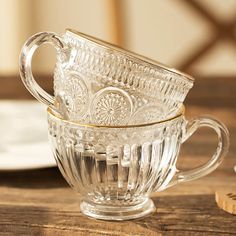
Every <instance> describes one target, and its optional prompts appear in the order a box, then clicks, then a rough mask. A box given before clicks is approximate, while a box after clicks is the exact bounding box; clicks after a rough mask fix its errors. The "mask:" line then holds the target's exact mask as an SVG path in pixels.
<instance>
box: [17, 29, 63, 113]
mask: <svg viewBox="0 0 236 236" xmlns="http://www.w3.org/2000/svg"><path fill="white" fill-rule="evenodd" d="M45 43H48V44H52V45H53V46H54V47H55V48H56V51H57V53H58V54H60V53H62V49H63V48H64V47H65V44H64V42H63V41H62V39H61V38H60V37H59V36H57V35H56V34H54V33H51V32H42V33H38V34H35V35H33V36H32V37H30V38H29V39H28V40H27V41H26V43H25V44H24V46H23V48H22V50H21V53H20V58H19V64H20V76H21V79H22V81H23V83H24V85H25V87H26V88H27V89H28V90H29V92H30V93H31V94H32V95H33V96H34V97H35V98H36V99H37V100H38V101H40V102H42V103H44V104H46V105H47V106H49V107H51V108H52V109H53V110H55V106H54V97H53V96H51V95H50V94H49V93H47V92H46V91H44V90H43V89H42V88H41V87H40V86H39V85H38V83H37V82H36V81H35V79H34V77H33V74H32V65H31V62H32V57H33V54H34V52H35V50H36V49H37V48H38V47H39V46H40V45H42V44H45Z"/></svg>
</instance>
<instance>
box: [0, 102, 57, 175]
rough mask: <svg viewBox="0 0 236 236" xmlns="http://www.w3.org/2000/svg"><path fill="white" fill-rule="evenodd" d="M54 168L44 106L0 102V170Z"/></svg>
mask: <svg viewBox="0 0 236 236" xmlns="http://www.w3.org/2000/svg"><path fill="white" fill-rule="evenodd" d="M53 166H56V163H55V160H54V158H53V155H52V152H51V150H50V145H49V142H48V137H47V116H46V109H45V106H43V105H42V104H40V103H39V102H35V101H1V102H0V170H1V171H3V170H5V171H6V170H7V171H13V170H27V169H37V168H45V167H53Z"/></svg>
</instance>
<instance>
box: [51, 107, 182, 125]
mask: <svg viewBox="0 0 236 236" xmlns="http://www.w3.org/2000/svg"><path fill="white" fill-rule="evenodd" d="M47 113H48V115H49V116H51V117H53V119H56V120H57V121H60V122H63V123H66V124H70V125H77V126H80V127H88V128H109V129H116V128H139V127H148V126H153V125H157V124H162V123H166V122H168V121H172V120H176V119H178V118H179V117H181V116H183V115H184V114H185V106H184V105H183V104H182V106H181V107H180V109H179V110H178V112H177V114H176V115H174V116H171V117H169V118H167V119H163V120H160V121H156V122H151V123H144V124H136V125H99V124H83V123H79V122H75V121H69V120H66V119H63V118H61V117H59V115H57V114H55V113H53V109H52V108H50V107H48V108H47Z"/></svg>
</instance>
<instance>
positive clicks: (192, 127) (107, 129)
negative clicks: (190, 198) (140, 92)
mask: <svg viewBox="0 0 236 236" xmlns="http://www.w3.org/2000/svg"><path fill="white" fill-rule="evenodd" d="M183 110H184V109H183V108H182V109H181V110H180V111H179V112H178V113H177V114H176V116H175V117H172V118H170V119H168V120H163V121H160V122H156V123H149V124H145V125H142V124H140V125H129V126H98V125H83V124H79V123H75V122H70V121H67V120H63V119H61V118H59V117H57V116H56V115H54V114H53V111H52V110H51V109H50V108H49V109H48V125H49V128H48V129H49V139H50V142H51V146H52V149H53V153H54V157H55V159H56V162H57V165H58V167H59V169H60V171H61V173H62V174H63V176H64V178H65V179H66V180H67V182H68V183H69V184H70V186H71V187H72V188H73V189H74V190H75V191H76V192H78V193H79V194H80V195H81V197H82V202H81V205H80V207H81V211H82V212H83V213H84V214H85V215H87V216H90V217H94V218H97V219H103V220H127V219H135V218H139V217H143V216H145V215H147V214H149V213H151V212H153V211H154V209H155V206H154V204H153V202H152V200H151V199H150V194H151V193H152V192H156V191H162V190H164V189H166V188H168V187H170V186H173V185H176V184H178V183H181V182H186V181H190V180H194V179H197V178H200V177H202V176H204V175H207V174H209V173H210V172H212V171H213V170H215V169H216V168H217V167H218V166H219V165H220V163H221V162H222V160H223V157H224V156H225V155H226V153H227V151H228V146H229V137H228V131H227V128H226V127H225V126H224V125H223V124H222V123H221V122H219V121H217V120H215V119H214V118H209V117H204V116H200V117H197V118H195V119H193V120H190V121H187V120H186V119H185V117H184V114H183V113H184V111H183ZM200 127H209V128H212V129H214V130H215V132H216V133H217V136H218V146H217V148H216V151H215V153H214V154H213V156H212V158H211V159H210V160H209V161H208V162H207V163H205V164H204V165H202V166H201V167H197V168H195V169H192V170H188V171H179V170H177V169H176V162H177V158H178V154H179V150H180V146H181V144H182V143H184V142H185V141H186V140H187V139H188V138H189V137H190V136H191V135H192V134H193V133H194V132H195V131H196V130H197V129H198V128H200Z"/></svg>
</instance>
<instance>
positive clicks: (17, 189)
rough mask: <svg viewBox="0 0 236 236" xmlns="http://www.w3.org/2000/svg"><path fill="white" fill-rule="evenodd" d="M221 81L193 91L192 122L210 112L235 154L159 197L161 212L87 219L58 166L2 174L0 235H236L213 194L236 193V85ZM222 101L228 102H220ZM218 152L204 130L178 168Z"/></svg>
mask: <svg viewBox="0 0 236 236" xmlns="http://www.w3.org/2000/svg"><path fill="white" fill-rule="evenodd" d="M235 81H236V80H235ZM208 83H209V84H210V82H209V81H208ZM219 83H220V85H218V86H222V90H220V89H219V87H218V86H217V90H216V92H215V93H214V92H213V91H210V90H208V91H209V92H208V93H209V94H208V95H207V90H204V89H203V87H204V85H203V84H202V85H197V86H199V87H200V89H199V87H198V89H197V91H195V90H194V89H195V88H194V89H193V90H192V91H193V94H192V95H191V94H190V96H191V99H190V101H189V102H188V103H187V105H186V117H187V118H191V117H194V116H197V115H200V114H210V115H212V116H216V117H218V118H219V119H220V120H222V121H224V123H225V124H226V125H227V126H228V128H229V131H230V137H231V146H230V150H229V153H228V155H227V157H226V158H225V160H224V162H223V163H222V165H221V166H220V167H219V168H218V169H217V170H216V171H214V172H213V173H211V174H210V175H208V176H206V177H204V178H201V179H198V180H195V181H192V182H188V183H184V184H180V185H178V186H175V187H173V188H169V189H167V190H166V191H163V192H160V193H154V194H153V196H152V198H153V200H154V202H155V204H156V207H157V210H156V212H155V213H153V214H152V215H150V216H148V217H146V218H143V219H138V220H132V221H126V222H105V221H99V220H94V219H89V218H87V217H85V216H83V215H82V214H81V213H80V210H79V202H80V197H79V195H77V194H75V193H74V192H73V191H72V190H71V189H70V188H69V187H68V185H67V183H66V182H65V181H64V179H63V178H62V177H61V174H60V173H59V171H58V170H57V169H56V168H52V169H44V170H36V171H20V172H0V235H53V236H55V235H72V236H73V235H86V236H87V235H91V236H95V235H116V236H118V235H121V236H123V235H124V236H128V235H136V236H143V235H144V236H149V235H180V236H184V235H236V216H233V215H231V214H229V213H227V212H225V211H223V210H221V209H220V208H218V206H217V204H216V202H215V196H214V194H215V191H217V190H221V189H223V190H226V189H227V188H229V189H232V188H233V189H236V173H235V172H234V170H233V166H234V165H236V141H235V140H236V122H235V121H236V107H235V101H236V93H235V89H236V86H235V85H236V84H235V82H233V81H231V82H229V84H228V85H227V86H228V89H227V88H226V87H225V86H226V85H225V84H224V83H222V82H219ZM206 84H207V83H206ZM201 89H202V90H201ZM220 91H222V93H220ZM227 91H228V92H227ZM197 94H199V96H197ZM211 95H212V96H213V95H214V96H213V98H211ZM202 96H203V97H202ZM204 97H205V98H204ZM219 98H222V99H223V101H220V102H218V100H217V99H219ZM204 99H205V100H204ZM211 99H214V102H213V101H211ZM232 99H234V102H233V101H231V100H232ZM199 101H201V102H200V103H199ZM204 101H205V103H204ZM215 148H216V135H215V134H214V132H213V131H210V130H208V129H201V130H199V131H198V132H196V133H195V134H194V135H193V136H192V137H191V139H190V140H188V141H187V142H186V143H185V144H184V145H183V146H182V149H181V153H180V157H179V160H178V164H177V166H178V168H179V169H190V168H193V167H196V166H198V165H200V164H203V163H204V162H206V161H207V160H208V159H209V158H210V155H212V153H213V152H214V149H215ZM16 158H17V157H16ZM32 158H34V157H33V156H32Z"/></svg>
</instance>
